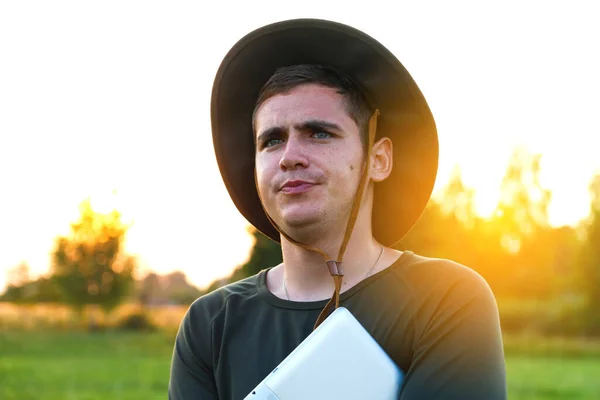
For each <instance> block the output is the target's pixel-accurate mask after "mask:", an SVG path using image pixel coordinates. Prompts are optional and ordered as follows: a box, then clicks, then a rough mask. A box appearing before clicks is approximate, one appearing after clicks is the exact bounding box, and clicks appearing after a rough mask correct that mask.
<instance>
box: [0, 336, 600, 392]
mask: <svg viewBox="0 0 600 400" xmlns="http://www.w3.org/2000/svg"><path fill="white" fill-rule="evenodd" d="M535 342H536V343H538V345H537V346H534V345H533V344H532V343H533V339H522V338H520V339H509V340H507V342H506V344H507V368H508V380H509V389H510V396H509V399H511V400H550V399H552V400H554V399H570V400H578V399H600V379H599V377H600V346H599V345H598V344H597V343H593V344H587V345H585V346H584V345H582V344H581V342H577V343H576V344H574V342H567V341H563V342H553V341H547V342H546V343H545V344H543V345H542V344H540V343H541V342H540V341H539V340H536V341H535ZM172 345H173V333H172V332H171V333H169V334H166V333H153V334H133V333H131V334H130V333H110V332H105V333H95V334H89V333H73V332H69V333H66V332H62V333H61V332H56V331H47V332H39V331H37V332H36V331H28V332H18V333H17V332H7V331H4V332H0V399H3V400H12V399H19V400H29V399H31V400H34V399H35V400H58V399H60V400H69V399H73V400H75V399H77V400H93V399H114V400H119V399H122V400H129V399H136V400H137V399H148V400H151V399H165V398H166V390H167V383H168V375H169V363H170V357H171V349H172ZM525 354H527V355H525Z"/></svg>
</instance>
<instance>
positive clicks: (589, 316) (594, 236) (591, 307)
mask: <svg viewBox="0 0 600 400" xmlns="http://www.w3.org/2000/svg"><path fill="white" fill-rule="evenodd" d="M590 194H591V207H590V208H591V209H590V217H589V222H588V224H587V232H586V240H585V244H584V246H583V248H582V257H581V265H582V272H583V273H582V277H581V278H582V282H583V284H582V286H583V292H584V293H585V296H586V299H585V300H586V301H585V308H584V312H583V316H584V324H585V327H586V328H587V331H588V332H589V333H595V334H600V311H599V309H598V305H599V304H600V174H598V175H596V176H595V177H594V179H593V180H592V182H591V184H590Z"/></svg>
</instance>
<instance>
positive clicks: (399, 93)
mask: <svg viewBox="0 0 600 400" xmlns="http://www.w3.org/2000/svg"><path fill="white" fill-rule="evenodd" d="M296 64H322V65H330V66H332V67H335V68H337V69H339V70H341V71H344V72H345V73H346V74H348V75H349V76H350V77H351V78H352V79H353V80H354V81H355V82H356V83H357V84H358V85H359V86H360V87H361V88H362V90H363V91H364V93H365V95H366V97H367V99H368V101H369V102H370V103H371V104H372V105H373V106H374V107H377V108H379V110H380V112H381V114H380V117H379V119H378V124H377V125H378V128H377V131H378V134H377V136H378V137H389V138H390V139H391V140H392V143H393V149H394V157H393V169H392V172H391V174H390V176H389V177H388V178H387V179H386V180H385V181H383V182H380V183H377V184H376V185H375V195H374V206H373V235H374V236H375V238H376V239H377V240H378V241H380V242H381V243H383V244H384V245H386V246H393V245H394V244H395V243H397V242H398V241H399V240H401V239H402V238H403V237H404V236H405V235H406V233H408V231H409V230H410V229H411V228H412V227H413V226H414V224H415V223H416V222H417V220H418V219H419V217H420V216H421V214H422V213H423V210H424V209H425V207H426V205H427V202H428V201H429V198H430V196H431V192H432V190H433V187H434V184H435V179H436V175H437V168H438V137H437V131H436V126H435V122H434V119H433V116H432V114H431V111H430V109H429V106H428V105H427V102H426V101H425V98H424V96H423V94H422V93H421V91H420V89H419V88H418V87H417V85H416V83H415V82H414V80H413V79H412V77H411V76H410V74H409V73H408V71H407V70H406V69H405V68H404V67H403V65H402V64H401V63H400V62H399V61H398V59H397V58H396V57H395V56H394V55H393V54H392V53H391V52H390V51H389V50H387V49H386V48H385V47H384V46H383V45H382V44H380V43H379V42H378V41H376V40H375V39H373V38H372V37H370V36H368V35H367V34H365V33H363V32H361V31H359V30H357V29H355V28H353V27H350V26H347V25H343V24H340V23H337V22H332V21H326V20H319V19H295V20H288V21H282V22H277V23H274V24H270V25H267V26H264V27H262V28H259V29H257V30H255V31H253V32H251V33H249V34H248V35H246V36H245V37H243V38H242V39H241V40H239V41H238V42H237V43H236V44H235V45H234V46H233V48H232V49H231V50H230V51H229V52H228V53H227V55H226V56H225V58H224V59H223V61H222V63H221V65H220V67H219V69H218V71H217V74H216V77H215V80H214V84H213V90H212V98H211V125H212V134H213V145H214V150H215V155H216V159H217V163H218V166H219V170H220V172H221V176H222V178H223V181H224V183H225V186H226V188H227V191H228V192H229V195H230V196H231V199H232V201H233V203H234V204H235V206H236V207H237V209H238V210H239V212H240V213H241V214H242V215H243V216H244V217H245V218H246V219H247V220H248V221H249V222H250V223H251V224H252V225H253V226H254V227H256V229H258V230H259V231H261V232H262V233H263V234H265V235H266V236H268V237H270V238H271V239H273V240H275V241H277V242H279V240H280V234H279V232H278V231H277V230H276V229H275V228H274V227H273V226H272V225H271V223H270V222H269V219H268V218H267V216H266V214H265V212H264V210H263V207H262V204H261V202H260V199H259V197H258V193H257V191H256V186H255V184H254V167H255V165H254V159H255V146H254V139H253V131H252V113H253V110H254V106H255V102H256V99H257V97H258V93H259V91H260V89H261V87H262V86H263V85H264V84H265V82H266V81H267V80H268V79H269V77H270V76H271V75H272V74H273V73H274V72H275V70H276V69H278V68H280V67H284V66H290V65H296Z"/></svg>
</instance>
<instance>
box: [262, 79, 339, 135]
mask: <svg viewBox="0 0 600 400" xmlns="http://www.w3.org/2000/svg"><path fill="white" fill-rule="evenodd" d="M347 119H350V117H349V115H348V112H347V109H346V107H345V103H344V98H343V96H342V95H340V94H339V93H337V92H336V90H335V89H332V88H329V87H324V86H320V85H312V84H311V85H302V86H299V87H296V88H294V89H292V90H290V91H288V92H285V93H280V94H276V95H274V96H272V97H270V98H268V99H267V100H265V101H264V102H263V103H262V104H261V105H260V107H259V108H258V110H257V112H256V121H255V122H256V128H257V130H259V129H261V128H262V129H264V128H266V127H270V126H273V125H297V124H302V123H304V122H306V121H310V120H323V121H331V122H334V123H336V124H342V123H344V121H345V120H347Z"/></svg>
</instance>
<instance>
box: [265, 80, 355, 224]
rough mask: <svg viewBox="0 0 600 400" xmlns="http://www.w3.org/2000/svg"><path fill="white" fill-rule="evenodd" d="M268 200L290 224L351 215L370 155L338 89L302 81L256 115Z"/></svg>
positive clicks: (329, 220) (279, 217)
mask: <svg viewBox="0 0 600 400" xmlns="http://www.w3.org/2000/svg"><path fill="white" fill-rule="evenodd" d="M255 132H256V135H257V140H256V143H257V144H256V174H257V182H258V190H259V192H260V194H261V198H262V200H263V205H264V207H265V209H266V211H267V212H268V213H269V215H270V216H271V217H272V218H273V219H274V221H275V222H276V223H277V224H278V225H279V226H281V227H282V228H283V229H284V230H285V229H286V228H302V227H310V226H311V225H314V226H317V227H318V226H320V227H322V228H325V227H329V228H332V227H334V226H335V227H336V228H338V229H339V227H338V226H337V225H339V224H344V225H343V226H345V223H346V221H347V218H348V213H349V212H350V208H351V206H352V201H353V199H354V195H355V192H356V188H357V187H358V183H359V179H360V175H361V172H362V165H363V160H364V158H363V157H364V155H363V147H362V144H361V140H360V135H359V129H358V126H357V125H356V123H355V122H354V120H353V119H352V118H351V117H350V116H349V115H348V113H347V110H346V106H345V103H344V98H343V97H342V95H340V94H338V93H336V91H335V89H331V88H328V87H323V86H319V85H314V84H306V85H301V86H298V87H296V88H294V89H292V90H291V91H289V92H287V93H284V94H279V95H275V96H273V97H271V98H269V99H267V100H266V101H265V102H264V103H263V104H262V105H261V106H260V108H259V109H258V110H257V112H256V115H255Z"/></svg>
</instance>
